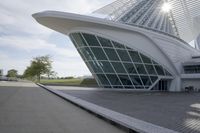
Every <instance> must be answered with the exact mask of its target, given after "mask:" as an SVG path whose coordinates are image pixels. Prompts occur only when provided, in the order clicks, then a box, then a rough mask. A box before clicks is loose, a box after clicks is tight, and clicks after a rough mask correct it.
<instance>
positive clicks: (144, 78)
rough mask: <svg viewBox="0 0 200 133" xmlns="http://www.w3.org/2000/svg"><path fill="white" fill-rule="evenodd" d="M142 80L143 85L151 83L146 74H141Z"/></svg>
mask: <svg viewBox="0 0 200 133" xmlns="http://www.w3.org/2000/svg"><path fill="white" fill-rule="evenodd" d="M141 79H142V82H143V84H144V85H145V86H150V85H151V80H150V78H149V77H148V76H141Z"/></svg>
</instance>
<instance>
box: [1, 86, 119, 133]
mask: <svg viewBox="0 0 200 133" xmlns="http://www.w3.org/2000/svg"><path fill="white" fill-rule="evenodd" d="M122 132H123V131H122V130H120V129H118V128H116V127H115V126H113V125H111V124H110V123H107V122H105V121H104V120H102V119H99V118H97V117H95V116H94V115H92V114H90V113H88V112H86V111H85V110H82V109H81V108H79V107H76V106H75V105H73V104H71V103H69V102H67V101H65V100H63V99H61V98H60V97H58V96H56V95H54V94H52V93H50V92H48V91H46V90H44V89H43V88H40V87H38V86H36V85H35V84H33V83H23V82H0V133H122Z"/></svg>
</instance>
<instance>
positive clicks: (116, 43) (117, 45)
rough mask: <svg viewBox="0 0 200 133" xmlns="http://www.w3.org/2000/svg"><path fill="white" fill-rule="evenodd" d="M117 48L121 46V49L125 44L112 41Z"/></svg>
mask: <svg viewBox="0 0 200 133" xmlns="http://www.w3.org/2000/svg"><path fill="white" fill-rule="evenodd" d="M112 43H113V45H114V47H115V48H121V49H125V47H124V45H122V44H120V43H118V42H112Z"/></svg>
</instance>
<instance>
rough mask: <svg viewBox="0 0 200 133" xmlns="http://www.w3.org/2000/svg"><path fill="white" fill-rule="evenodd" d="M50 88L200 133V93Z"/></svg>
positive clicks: (160, 123)
mask: <svg viewBox="0 0 200 133" xmlns="http://www.w3.org/2000/svg"><path fill="white" fill-rule="evenodd" d="M50 88H52V89H55V90H60V91H61V92H64V93H65V94H67V95H70V96H73V97H76V98H78V99H82V100H83V101H87V102H89V103H92V104H95V105H98V106H101V107H104V108H107V109H110V110H113V111H116V112H119V113H121V114H124V115H128V116H130V117H132V118H136V119H139V120H142V121H145V122H148V123H152V124H154V125H158V126H161V127H164V128H168V129H171V130H174V131H178V132H184V133H191V132H192V133H200V93H165V92H134V91H122V90H120V91H119V90H112V89H108V90H102V89H99V90H98V89H95V88H94V89H92V88H82V87H76V88H74V87H59V86H50Z"/></svg>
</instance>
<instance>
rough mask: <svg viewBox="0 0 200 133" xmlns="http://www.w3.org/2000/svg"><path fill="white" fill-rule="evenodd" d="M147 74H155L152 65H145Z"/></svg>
mask: <svg viewBox="0 0 200 133" xmlns="http://www.w3.org/2000/svg"><path fill="white" fill-rule="evenodd" d="M145 66H146V68H147V71H148V73H149V74H152V75H157V74H156V71H155V69H154V67H153V65H145Z"/></svg>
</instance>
